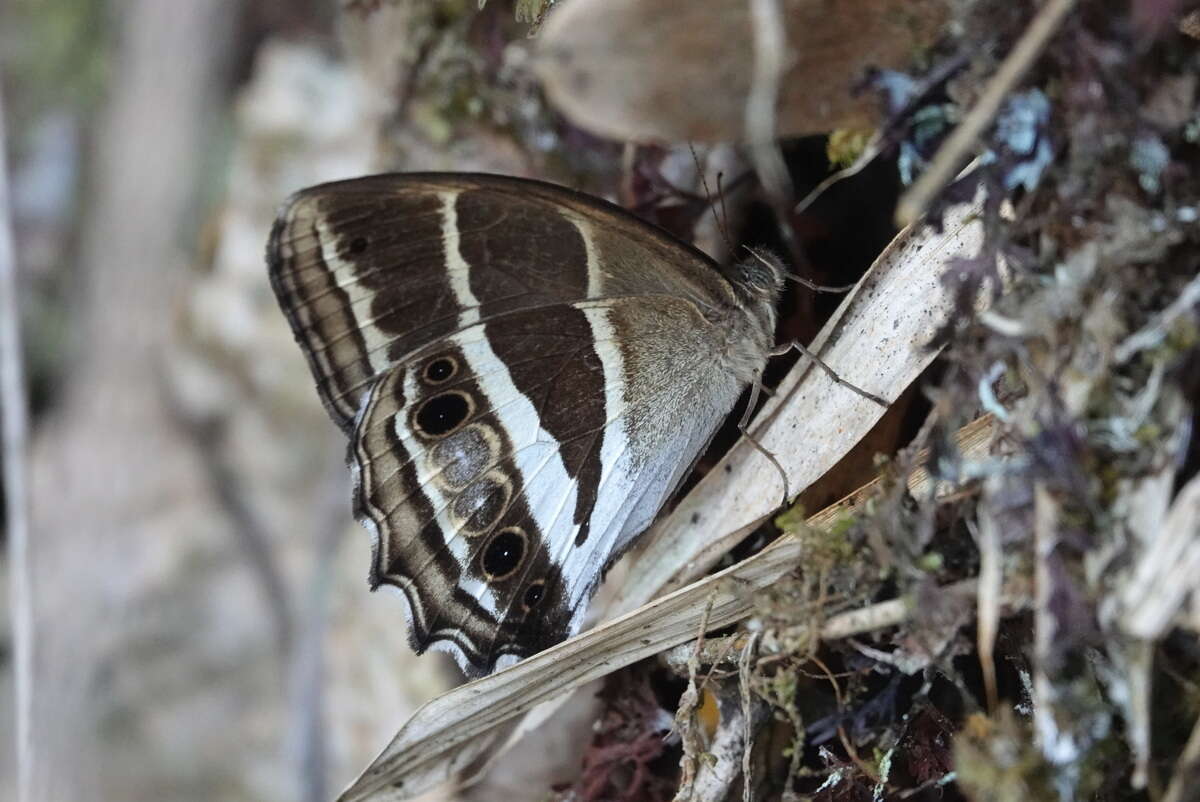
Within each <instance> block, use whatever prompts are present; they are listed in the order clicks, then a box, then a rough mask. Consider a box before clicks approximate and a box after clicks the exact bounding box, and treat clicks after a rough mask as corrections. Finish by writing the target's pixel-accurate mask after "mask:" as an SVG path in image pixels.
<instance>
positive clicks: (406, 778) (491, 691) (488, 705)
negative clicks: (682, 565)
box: [340, 417, 992, 802]
mask: <svg viewBox="0 0 1200 802" xmlns="http://www.w3.org/2000/svg"><path fill="white" fill-rule="evenodd" d="M991 431H992V421H991V419H990V417H985V418H984V419H981V420H979V421H976V422H974V423H972V424H969V425H968V426H965V427H963V429H962V430H960V431H959V433H958V436H957V437H956V439H957V442H958V447H959V449H960V450H961V451H962V453H963V454H964V456H968V457H970V456H977V455H981V454H983V453H986V452H987V450H988V443H989V442H990V440H991ZM915 482H916V484H910V487H911V489H912V490H913V492H914V493H918V494H921V495H925V494H928V493H929V492H932V486H931V483H930V482H929V481H928V479H927V478H925V479H921V478H920V477H915ZM947 491H949V488H947ZM861 496H862V490H861V489H860V490H859V491H856V492H855V493H852V494H851V495H850V496H847V498H846V499H844V500H843V501H840V502H838V503H837V504H833V505H831V506H830V507H828V508H826V509H825V510H823V511H821V512H820V513H817V514H816V515H814V516H813V517H812V518H810V519H809V521H808V523H809V525H810V526H816V527H827V526H831V525H832V524H833V523H834V521H835V520H836V519H837V518H838V516H840V515H841V514H842V513H843V511H844V510H845V509H846V508H847V506H849V505H851V504H852V503H853V501H852V500H853V499H857V498H860V497H861ZM801 557H802V547H801V546H800V544H799V543H798V542H797V541H796V540H795V539H793V538H791V537H783V538H780V539H779V540H777V541H776V542H775V543H773V544H771V545H770V546H768V547H767V548H766V549H764V550H763V551H762V552H760V553H758V554H756V555H754V556H753V557H750V558H749V559H747V560H744V561H742V562H741V563H738V564H737V565H735V566H732V567H730V568H727V569H726V570H724V571H722V572H720V573H718V574H714V575H713V576H710V577H707V578H705V579H703V580H701V581H699V582H696V583H694V584H692V585H689V586H688V587H686V588H683V589H681V590H679V591H676V592H675V593H673V594H671V595H669V596H666V597H664V598H662V599H659V600H657V601H654V602H652V603H650V604H648V605H645V606H644V607H641V608H639V609H638V610H635V611H633V612H631V613H629V614H628V615H625V616H623V617H621V618H619V619H617V620H615V621H609V622H607V623H605V624H602V625H601V626H599V627H597V628H596V629H593V630H591V631H588V632H585V633H583V634H582V635H578V636H576V637H574V638H572V639H570V640H568V641H565V642H564V643H560V644H559V645H558V646H555V647H553V648H551V649H548V650H546V651H544V652H542V653H541V654H538V655H534V656H533V657H530V658H529V659H527V660H524V661H522V662H520V663H518V664H517V665H515V666H513V667H512V668H508V669H505V670H503V671H500V672H498V673H496V674H493V675H492V676H490V677H484V678H483V679H479V680H475V681H474V682H471V683H468V684H467V685H463V686H460V687H458V688H455V689H454V690H452V691H450V692H449V693H446V694H444V695H442V696H440V697H438V698H437V699H434V700H433V701H431V702H429V703H428V704H426V705H425V706H423V707H422V708H421V709H419V710H418V711H417V712H416V713H415V714H413V717H412V718H411V719H409V720H408V722H407V723H406V724H405V725H404V726H403V727H402V728H401V729H400V732H399V733H397V734H396V737H395V738H394V739H393V740H392V742H391V743H390V744H388V746H387V748H386V749H384V751H383V752H382V753H381V754H380V755H379V757H377V758H376V759H375V761H374V762H373V763H372V764H371V766H370V767H368V769H367V770H366V771H365V772H363V774H362V776H361V777H359V779H358V780H357V781H356V782H355V783H354V785H352V786H351V787H350V788H349V789H347V791H346V792H345V793H344V794H343V795H342V796H341V798H340V802H360V801H361V800H368V799H369V800H374V801H375V802H379V801H380V800H401V799H411V798H412V797H414V796H416V795H418V794H421V793H424V792H425V791H428V790H430V789H432V788H433V787H434V786H435V785H437V784H438V783H440V782H443V781H446V780H448V779H451V778H453V777H454V776H455V775H456V773H457V772H458V771H460V770H461V769H464V768H466V767H468V766H470V765H476V764H477V763H478V761H479V759H480V758H481V756H482V755H484V753H485V752H487V751H488V748H489V746H490V745H491V743H492V742H494V741H495V739H496V738H497V737H498V735H499V734H500V733H502V732H504V731H505V730H504V728H502V727H501V726H500V725H502V724H503V723H504V722H505V721H506V720H508V719H511V718H512V717H515V716H518V715H521V714H523V713H526V712H528V711H530V710H533V709H534V707H535V706H538V705H542V706H543V707H542V710H543V712H544V711H545V710H547V709H548V706H547V705H546V703H548V702H551V703H552V702H554V701H558V700H562V699H564V698H566V696H567V695H569V693H570V691H572V690H573V689H575V688H578V687H579V686H581V685H584V684H586V683H588V682H591V681H592V680H594V679H598V678H600V677H603V676H605V675H607V674H609V673H611V672H613V671H616V670H617V669H619V668H622V667H624V666H626V665H629V664H631V663H634V662H636V661H638V660H641V659H644V658H646V657H649V656H650V655H654V654H657V653H659V652H662V651H665V650H666V649H669V648H671V647H672V646H677V645H679V644H681V643H686V642H687V641H690V640H692V639H694V638H695V636H696V632H697V631H698V629H699V627H700V626H701V625H702V624H705V623H706V624H707V628H708V629H718V628H720V627H723V626H727V625H729V624H732V623H735V622H736V621H739V620H741V619H742V618H745V617H746V616H747V615H749V614H750V613H751V612H753V598H752V597H753V592H754V591H755V590H757V589H760V588H764V587H767V586H768V585H771V584H773V583H774V582H775V581H777V580H778V579H779V578H780V577H782V576H784V575H785V574H786V573H787V572H789V571H791V570H792V569H793V568H794V567H795V566H796V564H797V561H798V560H799V559H800V558H801ZM968 584H972V585H973V583H968ZM906 609H907V603H906V602H904V601H903V600H892V601H889V602H884V603H883V604H880V605H875V606H874V607H873V608H867V609H864V610H852V611H849V612H847V613H844V614H841V615H839V616H835V617H834V618H831V619H829V621H827V622H826V623H825V625H824V626H823V627H822V629H821V634H822V636H823V637H826V638H844V637H850V636H852V635H855V634H858V633H860V632H865V631H870V630H872V629H877V628H880V627H883V626H891V625H893V624H895V623H897V622H898V621H899V620H903V617H904V616H905V615H906V612H905V611H906ZM706 616H707V618H705V617H706Z"/></svg>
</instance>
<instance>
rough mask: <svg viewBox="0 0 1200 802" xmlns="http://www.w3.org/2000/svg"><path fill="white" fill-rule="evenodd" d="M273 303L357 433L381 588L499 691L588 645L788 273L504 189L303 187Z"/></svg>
mask: <svg viewBox="0 0 1200 802" xmlns="http://www.w3.org/2000/svg"><path fill="white" fill-rule="evenodd" d="M267 262H268V267H269V274H270V280H271V286H272V288H273V289H274V292H275V295H276V296H277V298H278V300H279V304H280V306H281V307H282V309H283V312H284V314H285V315H286V317H287V319H288V321H289V323H290V324H291V327H292V330H293V332H294V334H295V336H296V340H297V342H298V343H299V344H300V347H301V349H302V350H303V352H304V355H305V356H306V357H307V359H308V363H309V366H310V368H311V369H312V373H313V377H314V378H315V379H316V384H317V392H318V393H319V395H320V397H321V400H322V401H323V402H324V404H325V407H326V409H327V410H328V411H329V414H330V416H331V417H332V418H333V420H334V422H335V423H336V424H337V425H338V426H339V427H341V429H342V431H343V432H345V434H346V435H347V437H348V438H349V441H350V442H349V451H348V462H349V465H350V469H351V472H352V474H353V478H354V490H353V504H354V511H355V515H356V517H357V518H358V519H359V521H360V522H361V523H362V524H363V526H365V527H366V529H367V530H368V532H369V533H370V536H371V541H372V556H371V568H370V577H369V579H370V584H371V587H372V588H375V587H378V586H380V585H383V586H390V587H393V588H396V589H398V590H400V591H401V592H402V594H403V597H404V599H405V600H406V602H407V613H408V623H409V629H408V631H409V636H410V641H411V643H412V646H413V648H414V649H415V650H416V651H417V652H418V653H420V652H422V651H424V650H425V649H426V648H429V647H433V648H439V649H444V650H446V651H448V652H450V653H451V654H452V655H453V656H454V657H455V659H456V660H457V661H458V663H459V665H460V667H461V668H462V669H463V671H464V672H465V673H466V674H468V675H469V676H479V675H484V674H488V673H491V672H492V671H495V670H497V669H499V668H502V667H504V666H507V665H510V664H512V663H514V662H516V661H518V660H520V659H522V658H524V657H527V656H529V655H531V654H535V653H537V652H539V651H541V650H543V649H546V648H548V647H550V646H552V645H554V644H556V643H558V642H560V641H562V640H564V639H566V638H567V637H569V636H571V635H573V634H575V633H576V632H577V631H578V630H579V629H580V626H581V623H582V620H583V615H584V612H585V610H586V607H587V603H588V601H589V599H590V597H591V595H592V593H593V592H594V590H595V589H596V586H597V584H598V583H599V581H600V579H601V577H602V576H603V574H604V572H605V571H606V570H607V568H608V567H609V566H610V565H611V564H612V562H613V561H614V560H615V559H616V558H617V557H618V556H619V555H620V554H621V553H622V552H623V551H624V550H625V549H626V548H628V547H629V546H630V545H631V544H632V543H633V542H634V540H635V538H636V537H637V536H638V535H639V534H641V533H642V532H643V531H645V530H646V529H647V527H649V525H650V524H651V522H652V521H653V519H654V517H655V515H656V514H657V512H658V510H659V509H660V508H661V507H662V506H663V505H664V503H665V502H666V501H667V500H668V498H669V497H670V496H671V494H672V493H673V492H674V491H675V490H676V489H677V488H678V486H679V485H680V483H681V482H682V481H683V480H684V479H685V478H686V476H687V474H688V473H689V471H690V470H691V467H692V466H693V464H694V462H695V461H696V459H697V458H698V456H699V454H700V453H701V452H702V451H703V449H704V448H705V446H706V445H707V444H708V442H709V441H710V440H711V438H712V436H713V434H714V433H715V431H716V429H717V428H718V426H719V425H720V424H721V423H722V421H724V419H725V418H726V416H727V415H728V414H729V412H730V410H731V409H732V408H733V406H734V405H735V404H736V402H737V399H738V397H739V396H740V394H741V393H742V391H743V390H744V389H745V388H746V387H747V386H748V385H750V384H752V383H755V382H758V381H759V379H760V376H761V374H762V370H763V367H764V365H765V364H766V361H767V359H768V356H769V354H770V351H771V348H772V345H773V343H774V330H775V316H776V312H775V305H776V301H777V300H778V297H779V294H780V291H781V286H782V280H783V276H782V272H781V269H780V268H779V267H777V266H775V265H773V264H772V263H771V262H769V261H762V260H749V261H747V262H744V263H741V264H738V265H735V266H732V267H729V268H725V269H722V268H721V267H719V266H718V265H717V264H716V263H715V262H714V261H713V260H711V259H710V258H709V257H707V256H706V255H704V254H703V253H701V252H700V251H698V250H696V249H695V248H693V247H691V246H690V245H687V244H685V243H683V242H681V241H679V240H677V239H675V238H674V237H672V236H671V235H669V234H667V233H665V232H663V231H661V230H659V229H658V228H656V227H654V226H652V225H650V224H648V223H646V222H643V221H642V220H640V219H638V218H636V217H634V216H633V215H632V214H630V213H628V212H626V211H625V210H623V209H621V208H620V207H618V206H615V205H613V204H610V203H608V202H606V201H603V200H599V199H596V198H593V197H590V196H587V195H584V194H581V193H578V192H575V191H572V190H569V189H566V188H563V187H559V186H555V185H552V184H548V183H543V182H539V181H533V180H527V179H518V178H509V177H504V176H497V175H477V174H457V173H409V174H388V175H375V176H367V177H363V178H355V179H350V180H346V181H337V182H334V183H329V184H322V185H320V186H315V187H312V188H309V189H305V190H302V191H300V192H298V193H297V194H295V195H294V196H292V197H291V198H290V199H289V200H288V201H287V202H286V203H285V205H284V206H283V208H282V210H281V211H280V213H279V216H278V219H277V220H276V221H275V225H274V227H273V229H272V232H271V236H270V242H269V244H268V247H267Z"/></svg>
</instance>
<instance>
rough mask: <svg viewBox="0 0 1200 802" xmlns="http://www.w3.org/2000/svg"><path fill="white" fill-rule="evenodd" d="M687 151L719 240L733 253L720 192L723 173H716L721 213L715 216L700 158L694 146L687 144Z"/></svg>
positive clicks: (723, 197) (723, 196)
mask: <svg viewBox="0 0 1200 802" xmlns="http://www.w3.org/2000/svg"><path fill="white" fill-rule="evenodd" d="M688 150H690V151H691V153H692V161H693V162H695V164H696V175H697V176H699V178H700V186H701V187H703V189H704V199H705V200H706V201H708V208H709V209H710V210H711V211H712V214H713V220H714V221H715V222H716V224H717V230H718V231H720V232H721V238H722V239H723V240H725V249H726V250H727V251H729V253H731V254H732V253H733V252H734V247H733V238H732V237H730V236H729V214H728V212H727V211H726V210H725V195H724V194H723V193H722V191H721V178H722V177H723V176H724V173H721V172H718V173H717V200H718V202H719V203H720V204H721V213H720V214H717V206H716V204H714V203H713V196H712V192H711V191H710V190H709V188H708V176H706V175H705V174H704V167H703V166H702V165H701V164H700V157H699V156H697V155H696V146H695V145H693V144H692V143H691V142H688Z"/></svg>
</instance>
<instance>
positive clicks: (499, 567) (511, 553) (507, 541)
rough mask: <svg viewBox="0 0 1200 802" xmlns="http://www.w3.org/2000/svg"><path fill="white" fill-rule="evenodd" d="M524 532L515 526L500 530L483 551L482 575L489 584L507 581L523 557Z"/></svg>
mask: <svg viewBox="0 0 1200 802" xmlns="http://www.w3.org/2000/svg"><path fill="white" fill-rule="evenodd" d="M525 540H526V538H525V532H524V531H522V530H521V529H520V528H518V527H515V526H508V527H505V528H504V529H501V530H500V531H499V532H497V533H496V534H495V536H494V537H492V539H491V541H489V542H488V544H487V546H485V547H484V549H483V559H482V560H481V565H482V566H483V574H484V576H486V577H487V578H488V581H490V582H498V581H500V580H501V579H508V578H509V577H510V576H512V575H513V572H514V571H516V570H517V569H518V568H519V567H520V566H521V559H522V558H523V557H524V556H525Z"/></svg>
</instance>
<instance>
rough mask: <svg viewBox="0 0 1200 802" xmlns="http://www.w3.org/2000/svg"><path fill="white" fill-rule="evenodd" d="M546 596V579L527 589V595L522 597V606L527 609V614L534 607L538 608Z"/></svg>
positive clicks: (537, 581)
mask: <svg viewBox="0 0 1200 802" xmlns="http://www.w3.org/2000/svg"><path fill="white" fill-rule="evenodd" d="M545 594H546V580H544V579H538V580H536V581H535V582H533V583H532V584H531V585H530V586H529V587H527V588H525V595H523V596H522V597H521V606H522V607H524V608H525V612H529V611H530V610H532V609H533V608H534V607H537V605H538V603H539V602H541V600H542V597H543V596H544V595H545Z"/></svg>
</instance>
